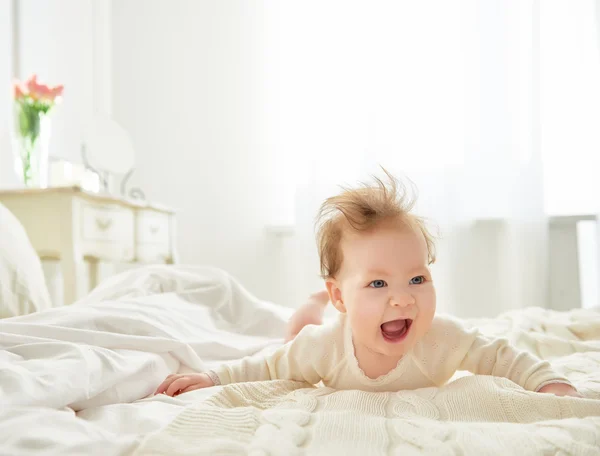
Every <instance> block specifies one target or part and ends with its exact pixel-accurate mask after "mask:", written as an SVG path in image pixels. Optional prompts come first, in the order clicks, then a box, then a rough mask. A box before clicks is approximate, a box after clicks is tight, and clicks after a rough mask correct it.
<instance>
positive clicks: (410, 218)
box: [316, 168, 435, 279]
mask: <svg viewBox="0 0 600 456" xmlns="http://www.w3.org/2000/svg"><path fill="white" fill-rule="evenodd" d="M382 169H383V168H382ZM383 171H384V173H385V174H386V176H387V178H388V179H387V182H384V181H383V180H381V179H379V178H378V177H376V176H373V178H374V180H375V183H374V185H373V184H371V185H369V184H366V183H362V184H361V186H360V187H359V188H354V189H351V188H342V193H340V194H339V195H336V196H332V197H331V198H327V199H326V200H325V201H324V202H323V204H322V205H321V208H320V209H319V212H318V215H317V220H316V227H317V248H318V250H319V259H320V263H321V276H322V277H323V278H324V279H329V278H333V277H335V275H336V274H337V273H338V272H339V270H340V267H341V265H342V252H341V249H340V242H341V240H342V235H343V233H344V231H345V230H352V231H354V232H364V231H368V230H370V229H373V228H375V227H376V226H378V225H380V224H382V223H383V222H386V221H391V220H400V221H402V222H404V223H406V224H407V225H408V226H410V227H413V228H414V229H416V230H417V231H419V232H421V234H423V237H424V238H425V242H426V243H427V252H428V261H429V264H431V263H433V262H435V243H434V238H433V236H432V235H431V233H430V232H429V231H428V229H427V227H426V226H425V221H424V220H423V219H422V218H420V217H418V216H416V215H414V214H411V210H412V209H413V207H414V204H415V201H416V196H413V197H411V195H410V194H409V192H408V191H407V189H406V186H405V185H404V184H402V183H401V182H400V181H398V180H397V179H396V178H395V177H394V176H392V175H391V174H390V173H389V172H388V171H386V170H385V169H383ZM413 193H416V192H413Z"/></svg>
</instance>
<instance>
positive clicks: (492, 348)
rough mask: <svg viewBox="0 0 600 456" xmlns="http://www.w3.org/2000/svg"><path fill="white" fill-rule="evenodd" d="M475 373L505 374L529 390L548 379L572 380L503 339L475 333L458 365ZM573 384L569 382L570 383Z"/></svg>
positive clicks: (555, 380) (540, 386)
mask: <svg viewBox="0 0 600 456" xmlns="http://www.w3.org/2000/svg"><path fill="white" fill-rule="evenodd" d="M459 369H460V370H466V371H469V372H472V373H474V374H481V375H493V376H495V377H505V378H508V379H509V380H512V381H513V382H515V383H517V384H518V385H520V386H521V387H523V388H524V389H526V390H529V391H538V390H539V389H540V388H542V387H543V386H545V385H548V384H550V383H566V384H568V385H571V383H570V382H569V381H568V380H567V379H566V378H565V377H563V376H562V375H559V374H558V373H556V372H555V371H554V370H553V369H552V367H551V366H550V363H549V362H548V361H542V360H540V359H538V358H536V357H535V356H534V355H532V354H530V353H528V352H525V351H520V350H517V349H516V348H514V347H513V346H511V345H510V344H509V342H508V340H506V339H488V338H485V337H483V336H481V335H479V334H478V335H477V336H476V337H475V339H474V341H473V344H472V345H471V347H470V348H469V350H468V351H467V353H466V355H465V357H464V358H463V360H462V362H461V363H460V366H459ZM571 386H572V385H571Z"/></svg>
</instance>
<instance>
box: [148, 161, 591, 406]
mask: <svg viewBox="0 0 600 456" xmlns="http://www.w3.org/2000/svg"><path fill="white" fill-rule="evenodd" d="M386 174H387V177H388V179H389V182H384V181H382V180H380V179H376V183H375V184H374V185H371V186H369V185H364V186H362V187H359V188H356V189H347V190H344V191H343V192H342V193H341V194H339V195H337V196H334V197H332V198H329V199H327V200H326V201H325V202H324V203H323V205H322V206H321V210H320V213H319V217H318V234H317V242H318V249H319V256H320V261H321V272H322V275H323V277H324V279H325V282H326V286H327V291H328V294H329V298H330V300H331V302H332V303H333V305H334V306H335V308H336V309H337V310H338V311H339V318H337V319H336V321H335V322H334V323H333V324H326V325H322V326H318V325H308V326H306V327H304V328H303V329H302V330H301V331H300V332H299V334H298V335H297V336H296V337H295V338H294V339H293V340H292V341H290V342H288V343H287V344H285V345H284V346H282V347H280V348H279V349H278V350H276V351H275V352H274V353H273V354H271V355H269V356H266V357H259V356H252V357H247V358H244V359H242V360H241V361H238V362H235V363H232V364H227V365H223V366H221V367H219V368H217V369H215V370H214V371H209V372H205V373H195V374H176V375H170V376H168V377H167V378H166V380H165V381H164V382H163V383H162V384H161V385H160V386H159V387H158V389H157V391H156V394H160V393H165V394H167V395H169V396H176V395H178V394H181V393H185V392H188V391H192V390H195V389H199V388H206V387H210V386H214V385H225V384H228V383H237V382H251V381H260V380H274V379H288V380H296V381H304V382H308V383H310V384H313V385H314V384H317V383H319V382H321V381H322V382H323V384H324V385H325V386H328V387H331V388H335V389H360V390H365V391H398V390H403V389H417V388H426V387H431V386H442V385H444V384H445V383H446V382H447V381H448V380H449V379H450V378H451V377H452V376H453V375H454V373H455V372H456V371H457V370H466V371H470V372H472V373H474V374H480V375H493V376H496V377H505V378H508V379H510V380H512V381H513V382H515V383H517V384H519V385H520V386H521V387H523V388H524V389H526V390H530V391H537V392H542V393H553V394H556V395H558V396H576V397H581V396H580V395H579V393H578V392H577V391H576V390H575V388H574V387H573V386H572V385H571V383H570V382H569V381H568V380H567V379H566V378H565V377H563V376H561V375H559V374H557V373H556V372H555V371H553V370H552V369H551V367H550V365H549V363H548V362H546V361H541V360H539V359H537V358H535V357H534V356H532V355H530V354H528V353H526V352H522V351H518V350H516V349H515V348H513V347H511V346H510V345H509V344H508V341H507V340H505V339H495V340H494V339H489V338H486V337H483V336H482V335H481V334H479V332H478V331H477V330H476V329H466V328H465V327H463V326H462V325H461V323H460V322H459V321H457V320H454V319H451V318H447V317H440V316H437V317H436V316H435V308H436V294H435V286H434V283H433V279H432V276H431V272H430V270H429V265H430V264H431V263H433V262H434V260H435V253H434V243H433V239H432V237H431V235H430V234H429V232H428V230H427V228H426V227H425V224H424V222H423V220H422V219H420V218H419V217H417V216H415V215H414V214H412V213H411V210H412V206H413V201H411V200H410V199H409V198H408V196H407V192H406V191H405V189H404V187H403V186H402V185H401V184H400V183H399V182H398V181H397V180H396V179H394V178H393V177H392V176H391V175H390V174H388V173H387V172H386Z"/></svg>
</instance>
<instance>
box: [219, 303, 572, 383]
mask: <svg viewBox="0 0 600 456" xmlns="http://www.w3.org/2000/svg"><path fill="white" fill-rule="evenodd" d="M354 352H355V351H354V345H353V342H352V331H351V329H350V325H349V323H348V319H347V317H346V315H345V314H340V316H339V318H338V319H336V320H335V321H334V322H333V323H332V324H329V325H323V326H313V325H310V326H307V327H305V328H304V329H303V330H302V331H301V332H300V334H298V336H297V337H296V338H295V339H294V340H293V341H292V342H290V343H288V344H286V345H284V346H283V347H281V348H279V349H278V350H277V351H275V352H274V353H273V354H271V355H269V356H266V357H265V356H251V357H247V358H244V359H242V360H240V361H237V362H235V363H232V364H227V365H223V366H221V367H220V368H218V369H216V370H215V371H214V373H215V374H216V375H217V377H218V380H219V382H220V384H222V385H225V384H228V383H238V382H250V381H261V380H262V381H265V380H295V381H300V382H307V383H310V384H313V385H315V384H317V383H319V382H321V381H322V382H323V384H324V385H325V386H329V387H331V388H335V389H338V390H341V389H344V390H348V389H360V390H363V391H390V392H393V391H400V390H406V389H417V388H426V387H430V386H442V385H444V384H445V383H446V382H447V381H448V380H449V379H450V378H452V376H453V375H454V374H455V373H456V371H458V370H463V371H469V372H472V373H474V374H482V375H494V376H496V377H505V378H508V379H510V380H512V381H513V382H515V383H516V384H518V385H520V386H522V387H523V388H525V389H526V390H529V391H537V390H539V389H540V388H541V387H542V386H544V385H546V384H548V383H555V382H563V383H569V381H568V380H567V379H566V378H565V377H564V376H562V375H559V374H558V373H557V372H555V371H554V370H553V369H552V368H551V367H550V364H549V363H548V362H547V361H542V360H540V359H538V358H536V357H535V356H533V355H531V354H530V353H527V352H525V351H522V350H517V349H516V348H514V347H512V346H511V345H510V343H509V342H508V340H507V339H504V338H490V337H485V336H483V335H481V334H480V333H479V331H478V330H477V329H474V328H471V329H467V328H466V327H465V326H464V325H463V324H462V323H461V322H460V321H458V320H456V319H453V318H450V317H441V316H436V317H435V319H434V320H433V323H432V325H431V328H430V329H429V331H428V332H427V334H426V335H425V336H424V337H423V338H422V339H421V340H419V341H418V342H417V344H416V346H415V347H414V348H413V349H412V350H411V351H410V352H409V353H407V354H406V355H405V356H404V357H403V358H402V359H401V360H400V361H399V362H398V364H397V366H396V368H395V369H393V370H391V371H390V372H388V373H387V374H385V375H382V376H380V377H378V378H375V379H372V378H369V377H367V376H366V375H365V374H364V373H363V370H362V369H361V368H360V366H359V363H358V361H357V359H356V357H355V355H354ZM213 378H214V376H213ZM219 382H217V384H219Z"/></svg>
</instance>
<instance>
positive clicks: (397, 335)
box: [381, 318, 413, 342]
mask: <svg viewBox="0 0 600 456" xmlns="http://www.w3.org/2000/svg"><path fill="white" fill-rule="evenodd" d="M412 322H413V321H412V320H411V319H408V318H407V319H400V320H392V321H386V322H385V323H384V324H382V325H381V334H382V335H383V338H384V339H385V340H387V341H388V342H400V341H402V340H404V339H405V338H406V335H407V334H408V330H409V329H410V327H411V325H412Z"/></svg>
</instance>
